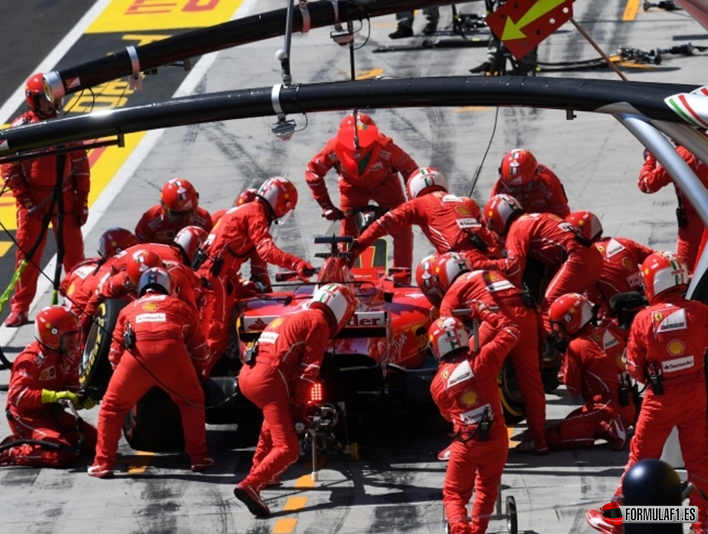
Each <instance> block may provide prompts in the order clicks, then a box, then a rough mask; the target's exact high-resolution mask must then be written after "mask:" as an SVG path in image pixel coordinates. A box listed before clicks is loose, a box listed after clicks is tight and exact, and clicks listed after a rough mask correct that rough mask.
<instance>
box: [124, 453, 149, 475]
mask: <svg viewBox="0 0 708 534" xmlns="http://www.w3.org/2000/svg"><path fill="white" fill-rule="evenodd" d="M153 456H155V453H154V452H143V451H138V452H137V453H135V456H134V457H133V459H132V460H131V461H130V463H129V464H128V474H129V475H139V474H141V473H144V472H145V470H146V469H147V468H148V466H149V465H150V459H151V458H152V457H153Z"/></svg>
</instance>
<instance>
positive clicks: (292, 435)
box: [234, 284, 357, 517]
mask: <svg viewBox="0 0 708 534" xmlns="http://www.w3.org/2000/svg"><path fill="white" fill-rule="evenodd" d="M356 306H357V300H356V297H355V296H354V294H353V293H352V291H351V290H350V289H349V288H348V287H347V286H345V285H343V284H324V285H321V286H319V287H318V288H317V289H316V290H315V292H314V294H313V295H312V299H311V300H310V301H308V303H307V304H305V306H304V309H302V310H300V311H298V312H296V313H290V314H287V315H284V316H283V317H280V318H278V319H275V320H274V321H273V322H271V323H270V324H269V325H268V326H267V327H266V329H265V330H264V331H263V332H262V333H261V335H260V337H259V338H258V341H257V342H256V344H255V346H254V348H253V349H252V350H251V351H250V352H249V353H248V354H247V355H246V358H245V360H246V361H245V363H244V366H243V367H242V368H241V372H240V373H239V376H238V387H239V390H240V391H241V392H242V393H243V394H244V396H245V397H246V398H247V399H248V400H250V401H251V402H252V403H253V404H255V405H256V406H258V407H259V408H260V409H261V410H263V426H262V427H261V434H260V436H259V438H258V445H257V446H256V452H255V453H254V455H253V466H252V467H251V470H250V472H249V473H248V475H247V476H246V478H244V479H243V480H242V481H241V482H239V483H238V484H237V485H236V487H235V488H234V495H235V496H236V498H237V499H239V500H240V501H242V502H243V503H244V504H245V505H246V506H247V507H248V509H249V511H250V512H251V513H252V514H254V515H256V516H259V517H265V516H268V515H270V510H269V509H268V506H267V505H266V504H265V503H264V502H263V500H262V499H261V496H260V492H261V490H262V489H263V488H264V487H265V486H267V485H268V484H269V483H277V481H278V477H279V475H280V474H281V473H282V472H283V471H285V470H286V469H287V468H288V467H289V466H290V465H291V464H293V463H295V462H296V461H297V459H298V457H299V455H300V445H299V440H298V432H300V433H304V432H306V431H307V429H308V427H309V425H310V420H309V419H308V401H309V397H310V388H311V386H312V384H313V383H314V381H315V380H316V379H317V377H318V375H319V373H320V366H321V365H322V359H323V358H324V352H325V348H326V346H327V344H328V342H329V340H330V339H332V338H333V337H334V336H335V335H336V334H337V333H338V332H339V331H340V330H341V329H342V328H344V325H346V324H347V323H348V322H349V320H350V319H351V317H352V315H353V314H354V311H355V310H356Z"/></svg>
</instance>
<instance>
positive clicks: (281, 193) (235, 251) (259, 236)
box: [197, 176, 313, 364]
mask: <svg viewBox="0 0 708 534" xmlns="http://www.w3.org/2000/svg"><path fill="white" fill-rule="evenodd" d="M297 198H298V197H297V189H295V185H293V183H292V182H290V181H289V180H286V179H285V178H281V177H279V176H276V177H273V178H268V179H267V180H266V181H265V182H263V184H262V185H261V187H260V188H259V189H258V197H257V198H256V200H254V201H253V202H250V203H248V204H244V205H242V206H238V207H236V208H231V209H230V210H229V211H227V212H226V213H225V214H224V216H223V217H222V218H221V219H220V220H219V222H218V223H217V224H216V226H215V227H214V229H213V230H212V233H211V234H210V235H209V237H208V238H207V241H206V243H205V244H204V248H203V253H204V256H205V257H206V259H205V261H204V263H203V264H202V265H201V266H200V267H199V269H198V270H197V274H198V275H199V276H200V277H204V278H206V279H207V280H208V281H209V284H210V285H211V287H212V289H213V290H214V302H213V306H212V312H211V318H210V320H209V331H208V332H207V341H208V343H209V348H210V352H211V354H212V355H213V356H214V361H213V362H212V364H215V363H216V359H217V358H219V357H220V356H221V355H222V354H223V353H224V351H225V349H226V347H227V345H228V342H229V331H230V325H229V320H230V316H231V310H232V308H233V305H234V303H235V301H236V299H237V297H238V295H237V291H238V286H239V284H240V279H239V269H241V265H242V264H243V263H244V262H245V261H246V260H248V258H249V257H250V256H251V255H252V254H253V253H255V254H257V255H258V257H260V258H261V259H262V260H263V261H265V262H267V263H274V264H275V265H279V266H280V267H283V268H285V269H292V270H294V271H297V272H298V273H299V275H300V276H301V277H302V278H305V279H306V278H307V277H306V275H305V273H306V272H308V271H311V270H313V267H312V265H310V264H309V263H308V262H307V261H305V260H302V259H300V258H298V257H297V256H294V255H292V254H289V253H287V252H284V251H282V250H280V249H279V248H278V247H277V246H276V245H275V243H274V242H273V237H272V236H271V235H270V224H271V223H272V222H273V221H275V222H276V224H283V223H285V221H286V220H287V219H288V218H289V217H290V215H292V211H293V210H294V209H295V206H296V205H297Z"/></svg>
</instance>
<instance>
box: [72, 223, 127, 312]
mask: <svg viewBox="0 0 708 534" xmlns="http://www.w3.org/2000/svg"><path fill="white" fill-rule="evenodd" d="M137 244H138V240H137V238H136V237H135V234H133V232H131V231H130V230H126V229H125V228H117V227H116V228H109V229H108V230H106V231H105V232H103V234H102V235H101V237H100V238H99V240H98V256H96V257H93V258H87V259H86V260H84V261H82V262H81V263H79V264H78V265H77V266H76V267H74V269H73V270H72V271H71V272H69V273H68V274H67V275H66V276H65V277H64V279H63V280H62V281H61V284H60V285H59V292H60V293H61V295H62V296H63V297H64V307H65V308H67V309H69V310H71V311H72V312H73V313H74V315H76V316H77V317H79V318H81V314H82V313H83V310H84V307H85V306H86V303H87V302H88V299H89V297H90V296H91V294H92V293H93V291H95V289H96V284H98V281H100V280H101V278H102V276H101V275H99V276H98V277H96V275H97V274H98V273H99V272H100V268H101V267H102V266H103V265H104V264H105V263H106V261H108V260H109V259H111V258H112V257H113V256H115V255H116V254H118V253H120V252H121V251H123V250H125V249H127V248H129V247H132V246H133V245H137ZM84 284H86V285H85V286H84Z"/></svg>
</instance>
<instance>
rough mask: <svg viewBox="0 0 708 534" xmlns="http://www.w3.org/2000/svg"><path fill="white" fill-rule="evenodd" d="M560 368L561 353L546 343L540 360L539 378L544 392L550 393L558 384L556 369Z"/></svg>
mask: <svg viewBox="0 0 708 534" xmlns="http://www.w3.org/2000/svg"><path fill="white" fill-rule="evenodd" d="M560 368H561V355H560V353H559V352H558V351H557V350H556V348H555V347H554V346H553V345H551V344H550V343H546V348H545V350H544V352H543V356H542V362H541V379H542V381H543V391H544V393H552V392H553V391H555V390H556V389H558V386H559V385H560V380H559V379H558V371H560Z"/></svg>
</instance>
